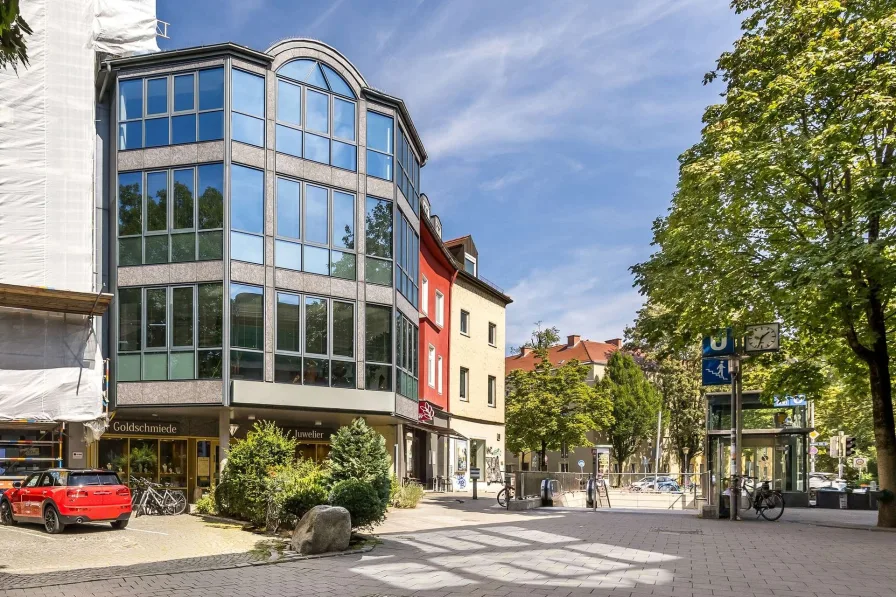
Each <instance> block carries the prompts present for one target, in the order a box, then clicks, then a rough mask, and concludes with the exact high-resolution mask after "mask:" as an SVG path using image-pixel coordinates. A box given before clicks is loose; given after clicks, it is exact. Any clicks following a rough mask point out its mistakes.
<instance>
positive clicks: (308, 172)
mask: <svg viewBox="0 0 896 597" xmlns="http://www.w3.org/2000/svg"><path fill="white" fill-rule="evenodd" d="M304 170H305V176H304V178H305V180H309V181H311V182H319V183H321V184H325V185H332V184H333V168H332V167H331V166H325V165H324V164H318V163H317V162H311V161H308V160H305V168H304Z"/></svg>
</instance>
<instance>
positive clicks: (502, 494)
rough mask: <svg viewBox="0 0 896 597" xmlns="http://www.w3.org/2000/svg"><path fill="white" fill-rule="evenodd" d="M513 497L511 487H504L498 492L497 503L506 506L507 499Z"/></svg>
mask: <svg viewBox="0 0 896 597" xmlns="http://www.w3.org/2000/svg"><path fill="white" fill-rule="evenodd" d="M512 499H513V487H505V488H504V489H502V490H501V491H499V492H498V505H499V506H501V507H502V508H506V507H507V500H512Z"/></svg>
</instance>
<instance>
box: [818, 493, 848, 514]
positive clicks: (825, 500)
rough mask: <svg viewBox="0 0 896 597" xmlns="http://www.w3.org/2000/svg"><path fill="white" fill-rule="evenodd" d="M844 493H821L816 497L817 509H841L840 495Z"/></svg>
mask: <svg viewBox="0 0 896 597" xmlns="http://www.w3.org/2000/svg"><path fill="white" fill-rule="evenodd" d="M841 493H843V492H842V491H819V492H818V493H817V494H816V496H815V507H816V508H830V509H832V510H839V509H840V494H841Z"/></svg>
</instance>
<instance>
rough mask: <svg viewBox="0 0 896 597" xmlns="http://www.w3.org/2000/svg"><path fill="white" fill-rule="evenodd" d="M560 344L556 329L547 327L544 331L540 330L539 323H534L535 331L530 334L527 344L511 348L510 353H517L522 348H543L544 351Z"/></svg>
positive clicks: (558, 333) (558, 331)
mask: <svg viewBox="0 0 896 597" xmlns="http://www.w3.org/2000/svg"><path fill="white" fill-rule="evenodd" d="M558 342H560V330H558V329H557V328H556V327H549V328H546V329H541V322H540V321H536V322H535V331H533V332H532V337H531V338H530V339H529V341H528V342H526V343H524V344H523V345H522V346H511V347H510V352H511V353H519V352H520V351H522V350H523V349H524V348H531V349H533V350H534V349H536V348H543V349H544V350H547V349H549V348H550V347H551V346H554V345H555V344H557V343H558Z"/></svg>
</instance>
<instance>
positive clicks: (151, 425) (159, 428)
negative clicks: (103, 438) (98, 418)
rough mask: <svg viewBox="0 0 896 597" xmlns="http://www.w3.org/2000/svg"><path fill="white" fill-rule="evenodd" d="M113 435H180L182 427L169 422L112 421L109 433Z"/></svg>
mask: <svg viewBox="0 0 896 597" xmlns="http://www.w3.org/2000/svg"><path fill="white" fill-rule="evenodd" d="M107 433H109V434H113V435H180V425H179V424H177V423H172V422H169V421H117V420H114V419H113V420H112V423H111V424H110V425H109V431H108V432H107Z"/></svg>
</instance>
